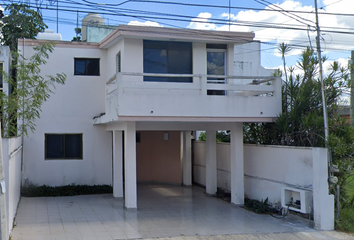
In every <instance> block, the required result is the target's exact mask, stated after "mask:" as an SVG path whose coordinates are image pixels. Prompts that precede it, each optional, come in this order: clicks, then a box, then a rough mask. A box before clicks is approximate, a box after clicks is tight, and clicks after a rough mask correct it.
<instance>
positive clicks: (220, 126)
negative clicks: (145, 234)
mask: <svg viewBox="0 0 354 240" xmlns="http://www.w3.org/2000/svg"><path fill="white" fill-rule="evenodd" d="M197 120H199V119H197ZM106 129H107V131H112V138H113V141H112V142H113V159H112V160H113V164H112V166H113V196H114V197H117V198H121V197H122V198H124V204H125V207H126V208H127V209H136V208H139V206H138V205H137V203H138V199H137V182H138V177H137V169H138V171H139V168H137V138H136V136H137V132H139V131H160V132H163V131H179V132H180V133H181V135H180V141H179V143H180V146H179V149H180V154H179V157H180V166H181V167H180V168H181V169H179V170H180V171H181V183H182V184H183V185H184V186H191V185H192V160H191V159H192V153H191V149H192V144H191V131H197V130H204V131H206V135H207V139H206V144H207V148H206V149H207V150H206V156H207V161H206V171H205V179H206V184H205V185H206V193H207V194H209V195H214V194H216V191H217V161H216V137H215V132H216V131H217V130H225V129H227V130H230V134H231V143H230V144H231V145H230V146H231V147H230V159H231V164H230V165H231V166H230V168H231V169H230V172H231V202H232V203H234V204H237V205H243V203H244V159H243V124H242V122H197V121H196V122H182V121H181V122H170V121H161V122H156V121H155V122H152V121H151V122H149V121H145V122H141V121H140V122H135V121H124V122H123V121H122V122H120V121H117V122H113V123H107V124H106ZM162 136H163V135H161V138H162ZM163 138H165V136H163ZM151 141H153V140H151ZM156 144H158V143H157V142H156ZM161 152H162V150H161ZM171 154H172V153H171ZM159 167H161V166H159ZM165 167H166V166H165ZM176 170H177V169H176ZM157 182H161V181H157ZM162 182H164V181H162ZM139 202H141V201H139Z"/></svg>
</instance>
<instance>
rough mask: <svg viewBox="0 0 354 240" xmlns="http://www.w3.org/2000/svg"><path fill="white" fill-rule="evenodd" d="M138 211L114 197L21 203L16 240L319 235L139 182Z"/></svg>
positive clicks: (295, 223)
mask: <svg viewBox="0 0 354 240" xmlns="http://www.w3.org/2000/svg"><path fill="white" fill-rule="evenodd" d="M138 205H139V208H138V209H137V210H127V209H125V207H124V203H123V199H122V198H114V197H113V196H112V195H111V194H105V195H86V196H85V195H82V196H73V197H39V198H25V197H23V198H22V199H21V202H20V205H19V209H18V213H17V216H16V227H15V228H14V230H13V235H12V239H13V240H42V239H43V240H44V239H45V240H47V239H61V240H62V239H81V240H82V239H85V240H103V239H109V240H113V239H131V238H145V237H173V236H183V235H185V236H193V235H218V234H242V233H277V232H300V231H301V232H313V231H315V230H313V229H312V228H310V227H309V226H308V224H307V222H305V221H302V220H298V219H295V218H292V217H287V218H284V219H275V218H273V217H271V216H269V215H258V214H255V213H253V212H249V211H247V210H245V209H243V208H241V207H238V206H236V205H234V204H230V203H227V202H225V201H222V200H220V199H217V198H214V197H208V196H206V195H205V193H204V189H203V188H200V187H197V186H193V187H182V186H176V185H161V184H160V185H158V184H139V185H138Z"/></svg>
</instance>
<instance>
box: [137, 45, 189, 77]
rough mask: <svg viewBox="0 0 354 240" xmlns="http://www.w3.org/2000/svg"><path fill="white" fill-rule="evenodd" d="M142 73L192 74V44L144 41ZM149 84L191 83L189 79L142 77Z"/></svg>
mask: <svg viewBox="0 0 354 240" xmlns="http://www.w3.org/2000/svg"><path fill="white" fill-rule="evenodd" d="M144 73H166V74H168V73H171V74H192V73H193V69H192V43H188V42H164V41H149V40H144ZM144 81H149V82H193V79H192V78H191V77H147V76H145V77H144Z"/></svg>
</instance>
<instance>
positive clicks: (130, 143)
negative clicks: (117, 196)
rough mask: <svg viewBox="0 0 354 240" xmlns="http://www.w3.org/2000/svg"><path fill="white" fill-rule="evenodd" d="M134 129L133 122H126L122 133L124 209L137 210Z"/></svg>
mask: <svg viewBox="0 0 354 240" xmlns="http://www.w3.org/2000/svg"><path fill="white" fill-rule="evenodd" d="M135 134H136V129H135V122H127V126H126V129H125V132H124V173H125V174H124V176H125V199H124V200H125V208H127V209H132V208H133V209H134V208H137V186H136V135H135Z"/></svg>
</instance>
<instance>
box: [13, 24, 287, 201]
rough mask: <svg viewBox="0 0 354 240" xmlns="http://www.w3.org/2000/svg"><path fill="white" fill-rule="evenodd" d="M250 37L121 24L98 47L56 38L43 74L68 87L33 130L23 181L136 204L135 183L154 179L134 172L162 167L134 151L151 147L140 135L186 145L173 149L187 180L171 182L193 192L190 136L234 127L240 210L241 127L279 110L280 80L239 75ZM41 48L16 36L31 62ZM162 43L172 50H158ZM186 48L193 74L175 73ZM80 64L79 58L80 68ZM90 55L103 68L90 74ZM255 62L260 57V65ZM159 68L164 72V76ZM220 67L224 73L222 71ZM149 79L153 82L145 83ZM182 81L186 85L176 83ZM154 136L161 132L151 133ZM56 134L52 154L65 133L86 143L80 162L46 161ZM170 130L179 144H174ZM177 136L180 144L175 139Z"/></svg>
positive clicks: (233, 169)
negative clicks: (81, 187)
mask: <svg viewBox="0 0 354 240" xmlns="http://www.w3.org/2000/svg"><path fill="white" fill-rule="evenodd" d="M253 37H254V34H253V33H242V32H211V31H199V30H191V29H190V30H187V29H171V28H154V27H141V26H124V25H123V26H119V27H118V28H117V29H116V30H114V31H113V32H112V33H110V34H109V35H108V36H107V37H106V38H104V39H103V40H102V41H101V42H99V43H84V42H81V43H80V42H62V41H57V42H56V46H55V50H54V52H53V53H52V54H51V55H50V58H49V60H48V63H47V65H46V66H45V67H43V68H42V73H41V74H43V75H49V74H55V73H61V72H64V73H65V74H66V75H67V80H66V83H65V85H60V86H56V88H55V89H53V91H54V94H52V96H51V97H50V98H49V100H48V101H47V102H45V103H44V105H43V107H42V112H41V117H40V119H38V120H37V121H36V130H35V132H33V133H30V134H29V136H28V138H25V140H24V147H23V148H24V165H23V175H22V177H23V183H24V184H34V185H43V184H45V185H50V186H60V185H66V184H87V185H94V184H109V185H112V186H113V191H114V192H113V195H114V196H115V197H124V198H125V207H126V208H137V207H138V206H137V186H136V185H137V179H139V178H141V179H144V180H145V181H146V180H149V178H148V176H149V175H148V174H145V175H144V176H142V175H140V176H137V169H141V166H143V165H144V164H149V163H152V162H155V163H156V162H159V161H157V160H156V161H153V160H152V159H151V158H152V155H151V156H148V154H149V152H147V153H146V154H147V156H141V154H137V151H138V150H137V149H140V150H141V151H144V149H145V150H146V146H147V145H144V144H146V142H145V143H144V141H145V140H146V139H145V138H143V139H145V140H143V141H142V142H140V138H139V139H138V137H137V134H138V133H139V132H145V134H144V135H143V136H151V137H155V138H156V140H155V141H156V142H160V144H161V145H162V144H168V141H170V144H174V145H176V146H177V147H178V148H179V149H180V151H177V153H176V152H175V155H179V156H177V157H176V156H174V157H175V158H174V160H173V164H176V165H174V166H177V167H179V169H180V170H179V171H181V176H180V180H179V179H176V178H173V180H171V181H173V182H180V183H181V184H183V185H186V186H189V185H191V184H192V161H191V138H192V133H191V131H200V130H202V131H208V132H209V133H213V132H214V133H215V131H217V130H223V129H228V130H231V146H230V158H231V162H230V163H231V164H230V174H231V179H232V181H231V186H230V187H231V192H232V203H234V204H239V205H242V204H243V201H244V198H243V196H244V185H245V183H244V160H243V159H244V153H243V141H242V136H243V129H242V123H243V122H270V121H273V120H274V118H276V117H277V116H278V115H279V113H280V112H281V80H280V79H279V78H273V77H269V75H267V76H260V75H259V74H258V75H257V76H253V75H252V76H249V75H246V74H243V75H235V68H234V61H235V60H238V58H237V57H238V56H237V54H235V45H242V44H244V42H245V39H248V40H249V41H252V39H253ZM41 42H43V40H19V50H20V51H22V52H24V53H25V57H29V56H30V55H32V54H33V46H36V45H38V44H40V43H41ZM149 43H152V45H148V44H149ZM160 44H162V45H163V46H168V47H166V49H164V48H161V47H160V46H159V45H160ZM181 44H182V45H183V46H187V47H185V48H183V49H182V51H184V52H183V53H184V55H183V56H187V57H186V58H185V59H186V60H185V61H188V62H190V65H189V66H190V69H189V66H187V67H186V69H187V68H188V70H185V69H184V68H183V69H179V71H177V72H178V73H176V72H175V70H171V69H174V68H177V67H176V66H177V65H178V64H179V63H178V62H179V61H180V60H179V58H176V59H177V60H174V61H170V60H169V58H167V57H166V58H165V54H171V57H173V55H174V54H179V50H176V49H179V47H180V46H181ZM148 46H152V48H153V51H152V52H153V53H152V55H153V56H154V58H156V60H155V59H152V60H151V59H148V61H150V62H151V61H152V62H153V63H154V64H155V65H154V66H153V67H150V69H149V68H148V66H149V65H148V63H149V62H148V61H147V62H146V56H145V51H147V50H146V49H150V48H151V47H150V48H148ZM154 46H157V47H155V48H154ZM168 51H170V52H168ZM154 54H155V55H154ZM183 56H181V57H183ZM189 56H190V57H189ZM214 58H215V59H214ZM77 59H79V60H80V59H81V60H80V61H81V62H80V64H81V65H79V63H77V61H76V60H77ZM92 59H94V60H93V61H96V63H97V62H99V72H98V71H96V72H94V73H93V74H92V73H88V70H89V69H88V68H89V66H91V67H92V65H89V64H90V63H89V62H90V61H91V60H92ZM161 59H162V60H161ZM165 60H166V62H163V61H165ZM82 64H84V65H82ZM216 64H219V65H216ZM258 64H259V61H258V62H257V61H256V64H255V66H258ZM166 65H168V66H167V67H166ZM156 66H157V67H160V68H161V67H162V68H163V69H164V70H163V71H162V72H163V73H161V71H160V70H156ZM215 66H217V67H215ZM255 66H253V69H256V67H255ZM154 67H155V68H154ZM259 67H260V66H259ZM76 68H77V69H76ZM86 68H87V69H86ZM217 68H222V71H216V72H215V71H214V70H215V69H217ZM77 70H79V71H77ZM165 70H166V72H164V71H165ZM80 71H82V72H80ZM154 71H156V72H154ZM213 71H214V72H213ZM210 72H211V73H210ZM259 73H261V72H260V71H259ZM90 74H91V75H90ZM149 77H150V78H151V77H152V78H155V80H154V81H148V80H146V79H148V78H149ZM176 78H182V79H183V81H175V80H173V79H176ZM186 78H188V81H185V79H186ZM156 79H158V80H156ZM159 79H160V80H161V79H165V80H162V81H160V80H159ZM167 79H168V80H167ZM153 131H159V132H160V133H161V134H156V135H154V134H152V133H151V132H153ZM176 132H177V135H176ZM58 134H59V135H63V136H62V138H60V139H64V140H63V142H61V141H62V140H60V141H59V142H54V143H56V144H57V145H58V146H57V145H55V144H52V145H51V148H53V149H54V150H55V148H57V147H58V148H59V147H60V146H64V147H63V150H61V151H62V152H63V151H66V150H65V146H66V145H65V144H66V143H65V141H66V140H65V139H66V135H70V134H78V135H79V137H80V138H82V150H81V151H82V156H79V158H75V159H70V158H66V157H65V154H64V155H63V157H62V159H61V157H59V158H58V157H57V156H54V158H51V157H48V156H49V155H47V154H48V152H50V154H52V153H51V151H52V150H53V149H50V148H49V147H48V146H47V142H48V141H49V140H47V136H48V135H58ZM169 134H171V136H173V138H171V139H169V137H168V135H169ZM178 134H180V138H178V137H176V136H178ZM208 135H209V134H208ZM159 136H160V137H159ZM162 136H163V139H162ZM166 136H167V137H166ZM60 137H61V136H60ZM48 139H49V136H48ZM161 141H162V142H161ZM208 143H209V145H210V149H212V148H213V147H215V144H216V142H215V141H214V140H212V141H209V142H208ZM137 146H139V147H137ZM144 146H145V147H144ZM166 146H167V145H166ZM68 147H71V146H68ZM150 147H151V148H153V147H155V148H156V146H154V145H151V146H150ZM171 149H174V150H173V151H175V150H176V148H171ZM55 151H57V150H55ZM62 152H59V154H62ZM212 153H213V154H212V155H210V158H209V159H208V174H207V177H208V181H207V189H208V194H211V195H213V194H215V192H216V186H217V176H216V173H217V171H216V156H215V154H214V153H215V151H212ZM161 154H163V151H161ZM165 154H166V156H167V154H168V152H166V153H165ZM137 156H139V161H137ZM176 159H177V161H176ZM178 159H180V162H178ZM146 161H148V162H146ZM149 161H150V162H149ZM171 161H172V160H171ZM138 164H140V166H138ZM171 164H172V162H171ZM157 169H158V167H157ZM165 169H166V171H167V169H168V167H166V168H165ZM160 170H162V172H163V169H160ZM168 171H173V169H170V170H168ZM140 174H142V173H141V171H140ZM170 175H172V174H170ZM177 178H178V177H177ZM154 179H161V178H159V177H155V178H154ZM171 179H172V178H171ZM123 185H124V186H123Z"/></svg>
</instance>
